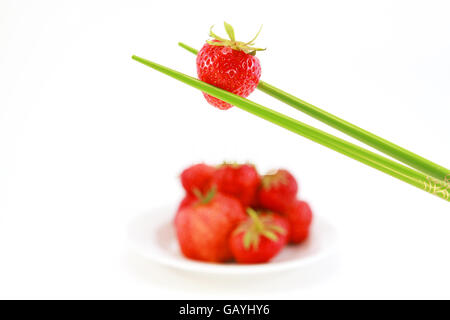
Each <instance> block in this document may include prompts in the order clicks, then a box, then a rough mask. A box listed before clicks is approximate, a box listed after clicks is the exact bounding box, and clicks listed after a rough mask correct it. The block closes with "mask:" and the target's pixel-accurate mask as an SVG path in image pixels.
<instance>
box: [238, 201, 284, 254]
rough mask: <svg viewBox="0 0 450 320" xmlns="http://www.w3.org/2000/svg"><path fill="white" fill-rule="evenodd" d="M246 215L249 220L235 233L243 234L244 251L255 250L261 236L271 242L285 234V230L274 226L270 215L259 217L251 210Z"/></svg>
mask: <svg viewBox="0 0 450 320" xmlns="http://www.w3.org/2000/svg"><path fill="white" fill-rule="evenodd" d="M247 213H248V215H249V216H250V218H251V219H249V220H248V222H246V223H244V224H243V225H241V226H240V227H239V228H238V229H237V230H236V231H235V232H236V233H241V232H245V234H244V237H243V242H244V248H245V249H246V250H249V249H250V248H251V247H253V249H254V250H257V249H258V246H259V241H260V237H261V236H262V237H266V238H267V239H269V240H272V241H277V240H278V235H277V234H280V235H285V234H286V230H285V229H284V228H283V227H281V226H279V225H276V224H275V223H274V221H273V219H272V217H271V216H270V215H267V216H264V217H260V216H259V215H258V213H257V212H256V211H255V210H253V209H252V208H248V209H247Z"/></svg>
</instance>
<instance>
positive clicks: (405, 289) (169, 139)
mask: <svg viewBox="0 0 450 320" xmlns="http://www.w3.org/2000/svg"><path fill="white" fill-rule="evenodd" d="M449 14H450V6H449V5H448V2H446V1H442V2H436V1H420V2H416V1H308V2H306V1H226V2H225V1H219V2H213V1H179V2H175V1H141V2H136V1H124V2H115V1H104V2H100V1H86V2H84V1H70V2H69V1H4V0H3V1H1V2H0V297H1V298H269V299H270V298H450V292H449V289H448V288H450V273H449V270H450V256H449V244H450V232H449V227H450V210H449V204H448V203H447V202H445V201H443V200H441V199H439V198H436V197H434V196H432V195H429V194H427V193H425V192H423V191H421V190H419V189H416V188H414V187H412V186H409V185H407V184H405V183H403V182H401V181H398V180H396V179H394V178H391V177H390V176H387V175H385V174H383V173H380V172H378V171H376V170H374V169H371V168H369V167H366V166H364V165H362V164H360V163H358V162H355V161H353V160H350V159H348V158H346V157H344V156H342V155H339V154H337V153H335V152H334V151H331V150H328V149H326V148H324V147H322V146H319V145H316V144H315V143H313V142H310V141H308V140H306V139H304V138H301V137H299V136H296V135H294V134H292V133H290V132H288V131H286V130H284V129H281V128H279V127H276V126H274V125H272V124H269V123H267V122H265V121H264V120H261V119H258V118H256V117H254V116H252V115H250V114H247V113H245V112H244V111H241V110H239V109H237V108H233V109H232V110H229V111H227V112H223V111H219V110H217V109H214V108H213V107H211V106H209V105H208V104H207V103H206V102H205V101H204V99H203V97H202V95H201V94H200V92H197V91H195V90H194V89H192V88H189V87H187V86H185V85H183V84H181V83H179V82H176V81H175V80H172V79H170V78H168V77H166V76H163V75H161V74H159V73H157V72H155V71H152V70H151V69H149V68H146V67H144V66H142V65H140V64H138V63H136V62H135V61H133V60H131V55H132V54H137V55H140V56H142V57H145V58H148V59H150V60H154V61H156V62H159V63H161V64H164V65H168V66H171V67H173V68H175V69H177V70H180V71H182V72H185V73H188V74H191V75H195V60H194V56H193V55H192V54H190V53H188V52H186V51H184V50H182V49H180V48H179V47H177V42H178V41H184V42H186V43H188V44H191V45H192V46H194V47H197V48H199V47H201V45H202V44H203V42H204V40H205V39H207V34H208V29H209V27H210V25H212V24H215V25H216V29H217V32H218V33H220V34H224V32H223V29H222V22H223V20H226V21H227V22H229V23H231V24H232V25H233V26H234V27H235V29H236V34H237V37H238V38H239V39H241V40H247V39H250V38H251V37H252V36H253V34H254V33H255V32H256V31H257V29H258V28H259V25H260V24H264V29H263V31H262V33H261V36H260V37H259V39H258V42H257V44H258V45H259V46H263V47H267V48H268V50H267V51H265V52H262V53H258V56H259V58H260V60H261V64H262V69H263V71H262V79H263V80H265V81H267V82H269V83H271V84H274V85H275V86H277V87H280V88H283V89H284V90H286V91H287V92H291V93H293V94H295V95H297V96H299V97H300V98H302V99H304V100H306V101H308V102H311V103H313V104H315V105H318V106H320V107H322V108H324V109H326V110H328V111H330V112H332V113H334V114H336V115H339V116H341V117H343V118H344V119H346V120H349V121H350V122H353V123H355V124H358V125H360V126H361V127H363V128H365V129H367V130H369V131H372V132H374V133H378V134H380V135H382V136H383V137H385V138H388V139H390V140H392V141H394V142H396V143H398V144H400V145H402V146H404V147H406V148H408V149H411V150H412V151H415V152H417V153H419V154H421V155H423V156H425V157H427V158H430V159H432V160H434V161H435V162H437V163H440V164H442V165H443V166H447V167H449V166H450V148H449V137H450V126H449V116H450V111H449V110H450V90H449V89H450V40H449V39H450V19H449ZM251 99H252V100H255V101H258V102H260V103H262V104H263V105H266V106H269V107H272V108H275V109H276V110H279V111H282V112H284V113H286V114H289V115H292V116H295V117H296V118H298V119H300V120H302V121H305V122H308V123H311V124H313V125H315V126H317V127H320V128H323V129H326V130H327V131H329V132H332V133H334V134H338V135H339V136H342V135H341V134H339V133H336V132H335V131H334V130H331V129H329V128H327V127H325V126H324V125H322V124H320V123H318V122H317V121H313V120H312V119H310V118H308V117H307V116H305V115H303V114H301V113H300V112H298V111H295V110H293V109H291V108H289V107H288V106H285V105H283V104H282V103H280V102H278V101H276V100H274V99H272V98H270V97H268V96H266V95H264V94H263V93H261V92H255V93H253V94H252V95H251ZM347 139H348V138H347ZM224 159H225V160H237V161H246V160H249V161H253V162H255V163H256V165H257V166H258V168H259V169H260V170H261V171H265V170H267V169H270V168H273V167H286V168H289V169H290V170H292V171H293V172H294V173H295V175H296V176H297V177H298V179H299V181H300V196H301V197H302V198H304V199H307V200H308V201H310V203H311V204H312V206H313V208H314V211H315V213H316V214H317V215H321V216H323V217H326V218H328V219H329V220H330V221H332V222H333V223H334V224H335V225H336V227H337V230H338V232H339V237H340V241H339V252H338V254H337V256H336V258H335V259H332V261H331V262H329V263H328V264H326V265H325V264H322V265H318V266H315V267H314V268H311V269H310V270H306V269H305V270H301V271H297V272H292V273H287V274H284V275H282V276H281V275H280V276H273V277H270V278H267V277H266V278H265V277H253V278H252V277H251V278H249V279H240V278H228V277H225V278H220V279H218V278H211V277H204V276H199V275H193V274H189V273H182V272H176V271H173V270H169V269H166V268H163V267H160V266H157V265H154V264H151V263H149V262H147V261H145V260H143V259H141V258H140V257H139V256H136V255H135V254H133V253H131V252H130V251H129V250H128V249H127V245H126V227H127V224H128V223H129V221H130V220H131V219H132V217H134V216H136V215H137V214H140V213H143V212H147V211H151V208H153V207H157V206H160V205H164V204H167V203H174V202H176V201H178V200H179V198H180V197H181V195H182V191H181V187H180V186H179V182H178V178H177V176H178V173H179V172H180V171H181V170H182V169H183V168H184V167H185V166H187V165H189V164H191V163H194V162H198V161H207V162H212V163H218V162H222V161H223V160H224Z"/></svg>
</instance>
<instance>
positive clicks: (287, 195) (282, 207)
mask: <svg viewBox="0 0 450 320" xmlns="http://www.w3.org/2000/svg"><path fill="white" fill-rule="evenodd" d="M297 191H298V185H297V181H296V180H295V178H294V176H293V175H292V174H291V173H290V172H289V171H287V170H284V169H280V170H277V171H275V172H273V173H269V174H266V175H264V176H263V177H262V180H261V188H260V189H259V191H258V205H260V206H261V207H263V208H265V209H268V210H272V211H275V212H280V213H284V212H285V211H286V210H287V208H289V207H290V206H291V204H292V203H293V202H294V201H295V197H296V196H297Z"/></svg>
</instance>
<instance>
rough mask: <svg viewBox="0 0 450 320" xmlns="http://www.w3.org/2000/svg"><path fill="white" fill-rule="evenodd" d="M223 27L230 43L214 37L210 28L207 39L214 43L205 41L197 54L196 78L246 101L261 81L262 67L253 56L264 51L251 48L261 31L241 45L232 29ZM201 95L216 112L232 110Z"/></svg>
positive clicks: (210, 97)
mask: <svg viewBox="0 0 450 320" xmlns="http://www.w3.org/2000/svg"><path fill="white" fill-rule="evenodd" d="M224 25H225V30H226V32H227V34H228V36H229V37H230V40H227V39H224V38H221V37H219V36H218V35H216V34H214V33H213V32H212V27H211V29H210V33H209V35H210V36H211V37H212V38H214V40H208V41H206V43H205V45H204V46H203V47H202V49H201V50H200V51H199V53H198V55H197V74H198V77H199V79H200V80H202V81H204V82H207V83H209V84H211V85H213V86H216V87H219V88H221V89H224V90H227V91H229V92H232V93H234V94H237V95H239V96H241V97H244V98H246V97H248V96H249V95H250V93H252V92H253V91H254V90H255V88H256V86H257V85H258V82H259V78H260V77H261V65H260V63H259V60H258V58H256V57H255V53H256V51H261V50H265V49H260V48H254V47H251V46H252V45H253V44H254V43H253V42H254V41H255V39H256V38H257V37H258V35H259V32H260V31H261V29H260V30H259V31H258V33H257V34H256V36H255V37H254V38H253V39H252V40H250V41H249V42H240V41H236V39H235V36H234V30H233V27H232V26H231V25H229V24H228V23H226V22H224ZM203 95H204V96H205V98H206V100H207V101H208V102H209V103H210V104H211V105H213V106H215V107H217V108H219V109H222V110H227V109H229V108H231V107H232V105H231V104H229V103H227V102H224V101H222V100H219V99H217V98H215V97H213V96H211V95H209V94H206V93H203Z"/></svg>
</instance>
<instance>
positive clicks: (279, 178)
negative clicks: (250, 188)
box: [261, 171, 288, 189]
mask: <svg viewBox="0 0 450 320" xmlns="http://www.w3.org/2000/svg"><path fill="white" fill-rule="evenodd" d="M287 183H288V179H287V176H286V173H285V172H283V171H274V172H270V173H268V174H266V175H265V176H264V177H263V178H262V180H261V184H262V187H263V188H264V189H269V188H271V187H272V186H276V185H279V184H287Z"/></svg>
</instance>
